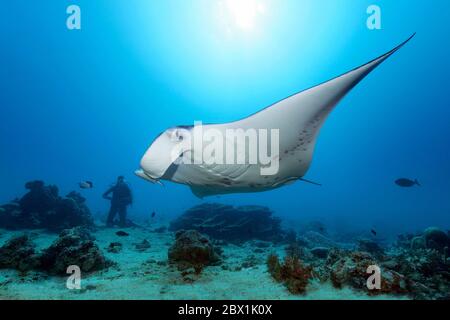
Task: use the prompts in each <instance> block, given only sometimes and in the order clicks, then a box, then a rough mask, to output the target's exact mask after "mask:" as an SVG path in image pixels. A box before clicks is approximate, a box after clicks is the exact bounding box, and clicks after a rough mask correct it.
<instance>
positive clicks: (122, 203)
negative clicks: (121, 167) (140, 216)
mask: <svg viewBox="0 0 450 320" xmlns="http://www.w3.org/2000/svg"><path fill="white" fill-rule="evenodd" d="M110 193H112V197H109V194H110ZM103 198H105V199H108V200H111V209H110V210H109V214H108V220H107V226H109V227H111V226H113V224H114V218H115V217H116V214H117V213H119V218H120V222H119V224H120V226H121V227H125V226H126V224H127V223H126V222H127V221H126V218H127V206H128V205H130V204H131V203H132V201H133V198H132V195H131V190H130V188H129V187H128V185H127V184H126V183H125V182H123V181H122V182H117V184H116V185H115V186H112V187H111V188H109V189H108V191H106V192H105V193H104V194H103Z"/></svg>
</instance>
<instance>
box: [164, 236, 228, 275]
mask: <svg viewBox="0 0 450 320" xmlns="http://www.w3.org/2000/svg"><path fill="white" fill-rule="evenodd" d="M168 257H169V263H171V264H175V265H176V266H177V267H178V269H179V270H180V271H185V270H188V269H193V270H194V271H195V273H196V274H199V273H200V272H201V271H202V270H203V268H204V267H206V266H209V265H214V264H217V263H218V262H220V257H219V255H218V254H217V253H216V252H215V250H214V246H213V245H212V244H211V242H210V241H209V239H208V238H207V237H206V236H204V235H202V234H200V233H199V232H197V231H196V230H188V231H178V232H177V233H176V235H175V243H174V244H173V245H172V247H171V248H170V249H169V253H168Z"/></svg>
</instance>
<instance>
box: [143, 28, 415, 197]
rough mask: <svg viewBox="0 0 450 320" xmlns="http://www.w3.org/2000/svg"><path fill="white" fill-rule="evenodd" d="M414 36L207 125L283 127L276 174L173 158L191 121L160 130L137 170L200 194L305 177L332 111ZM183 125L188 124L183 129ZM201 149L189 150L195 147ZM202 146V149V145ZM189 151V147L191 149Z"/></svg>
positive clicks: (265, 187) (278, 184) (254, 167)
mask: <svg viewBox="0 0 450 320" xmlns="http://www.w3.org/2000/svg"><path fill="white" fill-rule="evenodd" d="M413 36H414V35H412V36H411V37H410V38H409V39H408V40H406V41H405V42H403V43H402V44H400V45H399V46H397V47H396V48H394V49H392V50H391V51H389V52H388V53H386V54H384V55H382V56H380V57H379V58H377V59H375V60H372V61H371V62H369V63H366V64H364V65H363V66H361V67H358V68H356V69H353V70H352V71H350V72H347V73H345V74H343V75H341V76H339V77H336V78H334V79H332V80H330V81H327V82H324V83H322V84H320V85H318V86H315V87H312V88H310V89H307V90H305V91H302V92H300V93H297V94H294V95H292V96H290V97H288V98H286V99H284V100H281V101H280V102H277V103H275V104H273V105H271V106H269V107H267V108H265V109H263V110H261V111H259V112H257V113H255V114H253V115H251V116H249V117H247V118H245V119H242V120H239V121H235V122H229V123H223V124H208V125H203V129H204V130H208V129H214V130H217V131H218V132H222V133H223V134H224V136H225V131H226V130H228V129H243V130H247V129H266V130H268V131H270V130H271V129H278V130H279V159H278V160H279V170H278V172H277V173H276V174H274V175H261V165H259V164H210V165H207V164H206V163H208V161H204V162H202V163H199V164H183V163H177V162H176V161H175V162H174V161H173V157H172V156H171V152H172V150H173V147H174V145H173V144H174V142H173V139H172V137H173V136H174V135H176V136H181V138H182V136H183V134H185V133H186V130H192V128H189V127H185V126H183V127H174V128H170V129H168V130H166V131H165V132H163V133H162V134H161V135H159V136H158V137H157V138H156V139H155V140H154V142H153V143H152V144H151V146H150V147H149V149H148V150H147V152H146V153H145V155H144V156H143V158H142V160H141V170H138V171H136V174H137V175H138V176H140V177H142V178H144V179H146V180H148V181H151V182H159V181H160V180H169V181H173V182H176V183H181V184H186V185H189V186H190V187H191V189H192V191H193V193H194V194H195V195H197V196H198V197H205V196H210V195H217V194H227V193H242V192H259V191H266V190H271V189H274V188H278V187H281V186H283V185H286V184H288V183H292V182H294V181H296V180H299V179H302V177H303V176H304V175H305V174H306V172H307V171H308V168H309V166H310V164H311V160H312V156H313V152H314V147H315V144H316V140H317V137H318V134H319V131H320V128H321V127H322V125H323V124H324V122H325V120H326V118H327V116H328V115H329V113H330V112H331V111H332V110H333V109H334V107H335V106H336V105H337V104H338V103H339V101H340V100H341V99H342V98H343V97H344V96H345V95H346V94H347V93H348V92H349V91H350V90H351V89H353V88H354V87H355V86H356V85H357V84H358V83H359V82H360V81H361V80H362V79H364V77H366V76H367V75H368V74H369V73H370V72H371V71H372V70H374V69H375V68H376V67H377V66H379V65H380V64H381V63H382V62H383V61H385V60H386V59H387V58H389V57H390V56H391V55H392V54H394V53H395V52H396V51H397V50H399V49H400V48H401V47H402V46H403V45H405V44H406V43H407V42H408V41H409V40H410V39H411V38H412V37H413ZM180 128H183V130H181V129H180ZM195 151H196V150H187V152H192V153H195ZM197 151H198V150H197ZM185 152H186V150H185Z"/></svg>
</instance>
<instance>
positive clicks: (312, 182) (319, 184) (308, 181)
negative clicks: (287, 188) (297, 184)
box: [300, 178, 322, 187]
mask: <svg viewBox="0 0 450 320" xmlns="http://www.w3.org/2000/svg"><path fill="white" fill-rule="evenodd" d="M300 181H303V182H306V183H310V184H313V185H316V186H320V187H321V186H322V184H321V183H317V182H314V181H311V180H307V179H303V178H300Z"/></svg>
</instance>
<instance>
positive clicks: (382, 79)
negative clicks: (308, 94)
mask: <svg viewBox="0 0 450 320" xmlns="http://www.w3.org/2000/svg"><path fill="white" fill-rule="evenodd" d="M261 3H262V4H261V5H262V7H258V8H259V9H258V10H257V11H255V12H253V11H251V10H250V11H248V9H242V10H241V11H239V12H235V11H233V10H230V8H227V7H226V6H225V7H224V3H223V1H207V0H195V1H181V0H168V1H158V2H156V1H146V0H133V1H123V0H122V1H119V0H96V1H88V0H72V1H33V2H32V1H25V0H18V1H9V2H5V1H4V2H2V3H1V4H0V34H1V39H2V48H1V50H0V57H1V61H2V67H1V71H0V81H1V85H2V88H1V90H0V106H1V108H0V119H1V125H0V150H1V158H0V173H1V174H0V177H1V179H0V202H1V203H3V202H6V201H9V200H11V199H13V198H15V197H16V196H19V195H21V194H23V192H24V187H23V186H24V183H25V182H26V181H29V180H33V179H42V180H44V181H46V182H47V183H52V184H56V185H58V186H59V188H60V190H61V193H62V194H65V193H68V192H69V191H71V190H73V189H77V188H78V187H77V182H79V181H82V180H86V179H88V180H92V181H93V182H94V184H95V188H94V189H92V190H88V191H83V195H84V196H86V197H87V198H88V204H89V207H90V208H91V210H92V211H93V213H94V214H99V215H104V214H105V213H106V211H107V210H108V205H109V204H108V202H107V201H105V200H104V199H102V197H101V195H102V193H103V192H104V191H105V190H106V189H107V188H108V187H109V186H110V185H111V184H112V183H113V182H114V181H115V178H116V177H117V176H118V175H125V177H126V178H127V181H128V183H129V184H130V185H131V186H132V188H133V192H134V196H135V203H134V205H133V207H132V208H131V209H130V214H131V217H133V216H134V217H136V216H144V215H149V214H150V212H152V211H153V210H156V211H157V212H158V214H160V215H172V216H173V215H178V214H180V213H181V212H182V211H183V210H185V209H187V208H189V207H190V206H193V205H195V204H199V203H202V202H204V201H205V200H200V199H198V198H196V197H195V196H194V195H193V194H192V193H191V191H190V190H189V188H187V187H185V186H181V185H175V184H173V183H166V184H165V186H164V187H161V186H159V185H152V184H149V183H147V182H145V181H143V180H141V179H139V178H137V177H135V176H134V174H133V172H134V170H135V169H137V168H138V167H139V161H140V158H141V157H142V155H143V153H144V152H145V150H146V149H147V147H148V146H149V145H150V143H151V142H152V140H153V139H154V138H155V137H156V136H157V135H158V134H159V133H160V132H161V131H163V130H165V129H166V128H168V127H171V126H174V125H191V124H193V122H194V121H195V120H201V121H203V122H204V123H211V122H212V123H220V122H227V121H232V120H235V119H240V118H243V117H245V116H247V115H249V114H252V113H254V112H256V111H258V110H260V109H262V108H263V107H265V106H267V105H270V104H272V103H273V102H275V101H278V100H280V99H282V98H284V97H287V96H289V95H291V94H293V93H295V92H298V91H300V90H303V89H305V88H308V87H311V86H313V85H316V84H318V83H320V82H323V81H325V80H328V79H330V78H332V77H335V76H337V75H339V74H341V73H344V72H346V71H348V70H350V69H352V68H354V67H357V66H359V65H361V64H363V63H366V62H368V61H370V60H371V59H373V58H375V57H377V56H379V55H381V54H383V53H385V52H387V51H388V50H390V49H392V48H393V47H394V46H396V45H397V44H399V43H400V42H402V41H403V40H405V39H406V38H407V37H409V36H410V35H411V34H412V33H413V32H417V36H416V37H415V38H414V39H413V40H412V41H411V42H410V43H409V44H408V45H407V46H405V47H404V48H403V49H402V50H401V51H399V52H398V53H396V54H395V56H393V57H392V58H390V59H389V60H388V61H386V62H385V63H384V64H383V65H382V66H381V67H380V68H378V69H377V70H375V71H374V72H373V73H372V74H371V75H369V77H367V78H366V79H365V80H364V81H363V82H362V83H361V84H360V85H358V87H357V88H355V89H354V90H353V91H352V92H351V93H350V94H349V95H348V96H347V97H346V98H345V99H344V100H343V101H342V102H341V103H340V105H339V106H338V107H337V108H336V110H335V111H334V112H333V113H332V115H331V116H330V118H329V119H328V120H327V122H326V124H325V126H324V127H323V129H322V131H321V135H320V138H319V140H318V145H317V148H316V152H315V156H314V160H313V164H312V166H311V168H310V171H309V172H308V174H307V176H306V178H308V179H311V180H314V181H318V182H320V183H322V184H323V186H322V187H316V186H312V185H308V184H305V183H301V182H297V183H296V184H294V185H290V186H286V187H283V188H280V189H277V190H274V191H270V192H265V193H254V194H235V195H226V196H221V197H220V198H214V197H213V198H210V199H207V201H218V202H223V203H229V204H259V205H267V206H269V207H270V208H272V209H273V210H274V211H275V212H276V214H277V215H279V216H282V217H284V218H286V219H287V220H289V219H290V220H292V219H304V220H308V219H314V220H321V221H323V222H325V223H328V224H330V225H333V226H335V227H340V228H351V227H358V228H376V229H377V230H378V232H382V233H386V234H387V233H390V232H394V231H395V232H398V231H406V230H408V231H412V230H419V229H423V228H424V227H427V226H430V225H436V226H440V227H442V228H449V227H450V219H449V214H450V197H449V194H450V126H449V119H450V104H449V100H448V73H449V72H450V62H449V60H448V57H449V56H450V44H449V42H448V39H449V37H450V27H449V25H448V23H447V20H448V18H450V14H449V10H448V3H447V1H445V0H436V1H433V3H432V4H431V3H425V2H423V1H414V0H408V1H406V0H398V1H387V0H370V1H365V0H358V1H355V0H345V1H344V0H342V1H341V0H340V1H326V0H319V1H318V0H314V1H313V0H308V1H274V0H267V1H261ZM71 4H76V5H78V6H79V7H80V8H81V21H82V22H81V23H82V24H81V25H82V28H81V30H68V29H67V27H66V19H67V17H68V15H67V14H66V8H67V6H69V5H71ZM371 4H376V5H378V6H380V8H381V9H382V29H381V30H369V29H368V28H367V26H366V19H367V17H368V15H367V13H366V9H367V7H368V6H369V5H371ZM246 10H247V11H246ZM399 177H410V178H414V179H415V178H417V179H419V181H420V182H421V184H422V187H420V188H411V189H402V188H399V187H398V186H396V185H395V184H394V183H393V181H394V180H395V179H396V178H399Z"/></svg>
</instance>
